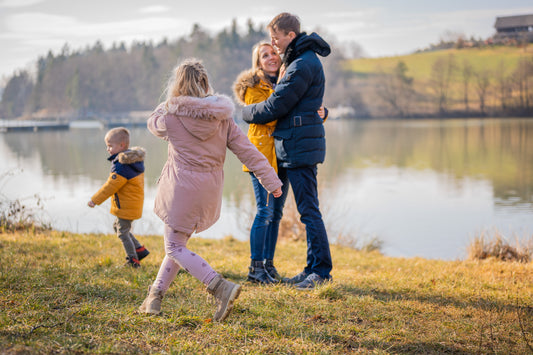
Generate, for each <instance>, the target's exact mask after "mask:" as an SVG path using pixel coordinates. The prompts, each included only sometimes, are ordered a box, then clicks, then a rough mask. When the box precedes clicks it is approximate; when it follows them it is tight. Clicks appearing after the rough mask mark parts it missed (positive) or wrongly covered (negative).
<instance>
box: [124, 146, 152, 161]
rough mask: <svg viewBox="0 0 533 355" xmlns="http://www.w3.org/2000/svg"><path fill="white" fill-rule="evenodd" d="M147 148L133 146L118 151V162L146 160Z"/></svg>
mask: <svg viewBox="0 0 533 355" xmlns="http://www.w3.org/2000/svg"><path fill="white" fill-rule="evenodd" d="M145 156H146V150H145V149H144V148H142V147H131V148H130V149H128V150H125V151H123V152H120V153H118V162H119V163H120V164H133V163H137V162H140V161H144V157H145Z"/></svg>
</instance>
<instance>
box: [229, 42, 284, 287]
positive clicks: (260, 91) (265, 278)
mask: <svg viewBox="0 0 533 355" xmlns="http://www.w3.org/2000/svg"><path fill="white" fill-rule="evenodd" d="M280 66H281V58H280V57H279V55H278V53H277V51H276V50H275V49H274V48H273V47H272V45H271V44H270V43H268V42H260V43H258V44H257V45H255V47H254V49H253V51H252V69H249V70H246V71H244V72H242V73H241V74H239V76H238V77H237V80H236V81H235V84H234V87H233V89H234V93H235V97H236V99H237V101H239V102H240V103H241V104H243V105H250V104H254V103H258V102H261V101H265V100H266V99H267V98H268V97H269V96H270V95H271V94H272V93H273V92H274V87H275V85H276V82H277V81H278V75H279V70H280ZM275 128H276V121H273V122H269V123H267V124H250V126H249V127H248V139H250V141H251V142H252V143H253V144H254V145H255V146H256V147H257V149H258V150H259V151H260V152H261V153H263V155H264V156H265V157H266V158H267V159H268V161H269V162H270V164H271V165H272V167H273V168H274V169H275V170H276V172H277V171H278V164H277V160H276V150H275V148H274V137H272V133H273V132H274V129H275ZM243 171H245V172H249V174H250V176H251V178H252V184H253V187H254V193H255V200H256V204H257V213H256V215H255V219H254V222H253V224H252V228H251V231H250V250H251V259H252V261H251V265H250V267H249V273H248V281H252V282H259V283H265V284H269V283H275V282H277V280H280V279H281V278H280V276H279V274H278V272H277V270H276V268H275V267H274V263H273V259H274V252H275V248H276V242H277V239H278V230H279V222H280V220H281V217H282V215H283V205H284V204H285V199H286V198H287V190H288V188H289V184H284V185H283V186H282V191H283V193H282V195H281V196H280V197H278V198H274V197H273V196H270V194H269V193H268V192H267V191H266V190H265V189H264V188H263V186H262V185H261V184H260V183H259V181H258V180H257V178H256V177H255V175H254V174H253V173H251V172H250V171H249V170H248V168H247V167H246V166H243Z"/></svg>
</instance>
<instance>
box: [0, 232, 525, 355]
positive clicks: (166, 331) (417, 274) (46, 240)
mask: <svg viewBox="0 0 533 355" xmlns="http://www.w3.org/2000/svg"><path fill="white" fill-rule="evenodd" d="M139 239H140V240H141V241H142V242H143V243H144V244H145V245H146V246H147V247H148V248H149V249H150V251H151V254H150V255H149V256H148V257H147V258H146V259H145V260H143V262H142V264H143V266H142V268H141V269H131V268H125V267H123V266H122V265H123V263H124V257H125V256H124V252H123V250H122V245H121V243H120V240H118V238H117V237H116V236H112V235H95V234H91V235H82V234H71V233H64V232H54V231H51V232H44V233H32V232H20V233H7V234H6V233H4V234H0V255H1V258H0V306H1V309H2V312H1V313H0V348H1V349H2V353H7V354H19V353H20V354H22V353H91V354H94V353H96V354H98V353H100V354H102V353H106V354H107V353H117V354H118V353H132V354H136V353H254V354H263V353H323V354H326V353H327V354H330V353H339V354H340V353H347V352H354V353H358V352H359V353H376V354H389V353H424V354H431V353H434V354H437V353H439V354H440V353H481V354H484V353H509V354H511V353H512V354H525V353H529V352H531V351H533V350H532V346H533V278H532V275H533V264H532V263H518V262H501V261H497V260H495V259H487V260H482V261H439V260H426V259H422V258H409V259H403V258H392V257H386V256H383V255H381V254H380V253H379V252H376V251H373V252H363V251H357V250H354V249H351V248H348V247H341V246H332V257H333V262H334V269H333V273H332V275H333V280H334V281H333V282H332V283H330V284H327V285H324V286H322V287H320V288H318V289H316V290H313V291H297V290H295V289H294V288H292V287H288V286H283V285H277V286H261V285H254V284H249V283H246V282H245V280H246V275H247V271H248V269H247V267H248V264H249V250H248V249H249V245H248V243H247V242H240V241H237V240H235V239H234V238H230V237H228V238H226V239H224V240H210V239H201V238H194V237H193V238H192V239H191V241H190V243H189V247H190V249H191V250H194V251H196V252H198V253H199V254H200V255H202V256H203V257H204V258H205V259H206V260H207V261H209V262H210V264H211V265H212V266H213V267H214V268H215V269H216V270H217V271H219V272H221V273H222V274H223V275H224V276H225V277H227V278H229V279H231V280H233V281H235V282H240V283H242V284H243V285H244V287H243V292H242V293H241V296H240V298H239V299H238V300H237V302H236V305H235V308H234V311H233V312H232V314H231V315H230V316H229V317H228V319H227V320H226V321H225V322H224V323H213V322H212V321H211V317H212V315H213V312H214V310H215V304H214V302H213V301H212V298H211V296H209V295H208V294H207V292H205V286H204V285H202V284H201V283H200V282H199V281H198V280H196V279H194V278H193V277H191V276H190V275H188V274H186V273H180V274H179V275H178V277H177V278H176V280H175V282H174V283H173V284H172V286H171V288H170V289H169V291H168V292H167V294H166V295H165V298H164V299H163V306H162V309H163V314H162V315H161V316H145V315H142V314H138V313H137V307H138V306H139V305H140V304H141V303H142V300H143V299H144V297H145V295H146V290H147V287H148V285H149V284H150V283H151V282H152V281H153V279H154V278H155V276H156V274H157V271H158V269H159V265H160V263H161V261H162V259H163V256H164V253H163V239H162V237H161V236H145V237H142V236H141V237H139ZM305 250H306V246H305V243H302V242H297V241H296V242H295V241H289V240H282V241H281V242H280V243H279V245H278V248H277V255H276V266H277V268H278V270H279V271H280V273H281V274H282V275H283V276H293V275H294V274H296V273H297V272H299V271H301V268H302V267H303V265H304V263H305Z"/></svg>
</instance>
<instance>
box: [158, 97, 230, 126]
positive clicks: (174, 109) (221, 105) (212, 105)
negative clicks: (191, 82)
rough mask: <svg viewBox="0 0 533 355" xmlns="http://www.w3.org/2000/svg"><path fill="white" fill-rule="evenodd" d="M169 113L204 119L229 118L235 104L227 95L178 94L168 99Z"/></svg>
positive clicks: (220, 119)
mask: <svg viewBox="0 0 533 355" xmlns="http://www.w3.org/2000/svg"><path fill="white" fill-rule="evenodd" d="M166 108H167V110H168V112H169V113H171V114H174V115H176V116H185V117H190V118H193V119H202V120H219V121H222V120H227V119H228V118H230V117H232V116H233V112H234V111H235V105H234V104H233V101H232V100H231V99H230V98H229V97H228V96H226V95H221V94H216V95H211V96H207V97H192V96H178V97H172V98H171V99H170V100H169V101H167V104H166Z"/></svg>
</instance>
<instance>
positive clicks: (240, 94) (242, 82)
mask: <svg viewBox="0 0 533 355" xmlns="http://www.w3.org/2000/svg"><path fill="white" fill-rule="evenodd" d="M260 81H261V78H260V77H259V75H258V74H257V73H256V72H254V71H253V70H252V69H248V70H245V71H243V72H241V73H240V74H239V75H238V76H237V80H235V83H233V94H234V95H235V99H236V100H237V101H238V102H239V103H240V104H241V105H244V104H245V102H244V95H245V94H246V90H248V89H249V88H253V87H254V86H256V85H257V84H259V82H260Z"/></svg>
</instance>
